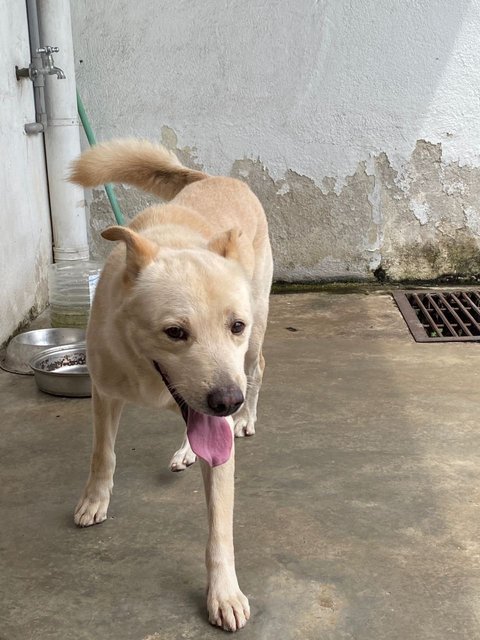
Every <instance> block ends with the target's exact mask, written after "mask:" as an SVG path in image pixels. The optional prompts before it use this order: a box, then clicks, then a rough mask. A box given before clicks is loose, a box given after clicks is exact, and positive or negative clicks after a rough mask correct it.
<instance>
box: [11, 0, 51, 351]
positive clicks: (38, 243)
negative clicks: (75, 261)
mask: <svg viewBox="0 0 480 640" xmlns="http://www.w3.org/2000/svg"><path fill="white" fill-rule="evenodd" d="M0 15H1V16H2V18H1V20H0V95H1V101H0V149H1V152H2V166H1V169H0V193H1V194H2V195H1V206H0V277H1V285H0V344H2V343H3V342H4V341H5V340H6V339H7V338H8V337H9V336H10V335H11V333H12V332H13V331H14V330H15V329H16V328H17V327H18V326H19V325H20V324H21V323H22V322H24V321H25V320H27V319H28V318H29V317H30V316H31V315H32V316H33V315H35V314H36V313H38V312H39V311H41V310H42V309H43V308H44V307H45V305H46V303H47V268H48V265H49V264H50V262H51V260H52V255H51V232H50V214H49V206H48V193H47V180H46V173H45V163H44V151H43V138H42V136H41V135H37V136H31V137H27V136H26V134H25V132H24V129H23V127H24V124H25V123H27V122H32V121H35V108H34V102H33V89H32V83H31V82H30V80H22V81H21V82H17V80H16V76H15V65H18V66H19V67H24V66H27V65H28V63H29V62H30V49H29V43H28V32H27V19H26V13H25V3H24V2H10V1H9V0H0Z"/></svg>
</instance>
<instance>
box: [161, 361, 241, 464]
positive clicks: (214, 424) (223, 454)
mask: <svg viewBox="0 0 480 640" xmlns="http://www.w3.org/2000/svg"><path fill="white" fill-rule="evenodd" d="M153 365H154V367H155V369H156V370H157V371H158V373H159V374H160V376H161V378H162V380H163V382H164V384H165V386H166V387H167V389H168V390H169V391H170V393H171V395H172V398H173V399H174V400H175V402H176V403H177V405H178V407H179V409H180V411H181V413H182V416H183V419H184V420H185V424H186V425H187V436H188V441H189V442H190V446H191V447H192V450H193V451H194V453H196V454H197V456H198V457H199V458H202V459H203V460H205V461H206V462H207V463H208V464H209V465H210V466H211V467H218V466H219V465H221V464H224V463H225V462H227V460H229V459H230V455H231V452H232V445H233V435H232V430H231V429H230V425H229V424H228V422H227V420H226V419H225V418H223V417H219V416H211V415H207V414H205V413H200V412H199V411H196V410H195V409H193V408H192V407H190V406H189V405H188V404H187V402H186V401H185V399H184V398H183V397H182V396H181V395H180V394H179V393H178V391H177V390H176V389H175V387H174V386H173V385H172V383H171V382H170V380H169V378H168V376H167V375H166V374H165V372H164V371H163V370H162V368H161V367H160V365H159V364H158V362H156V361H155V360H154V361H153Z"/></svg>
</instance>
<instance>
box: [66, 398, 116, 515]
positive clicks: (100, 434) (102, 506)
mask: <svg viewBox="0 0 480 640" xmlns="http://www.w3.org/2000/svg"><path fill="white" fill-rule="evenodd" d="M92 405H93V427H94V434H93V452H92V458H91V464H90V476H89V478H88V482H87V484H86V486H85V489H84V490H83V494H82V497H81V498H80V501H79V502H78V504H77V507H76V509H75V516H74V519H75V524H77V525H78V526H80V527H88V526H90V525H91V524H98V523H100V522H103V521H104V520H105V519H106V518H107V509H108V503H109V502H110V494H111V493H112V489H113V473H114V471H115V451H114V447H115V438H116V436H117V431H118V423H119V422H120V416H121V414H122V409H123V405H124V401H123V400H118V399H116V398H110V397H108V396H105V395H102V394H100V393H99V392H98V391H97V389H96V388H95V386H93V389H92Z"/></svg>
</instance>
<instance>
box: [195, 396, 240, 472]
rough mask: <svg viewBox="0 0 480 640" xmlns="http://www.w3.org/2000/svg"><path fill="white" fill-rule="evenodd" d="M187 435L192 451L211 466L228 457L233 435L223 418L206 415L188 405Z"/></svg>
mask: <svg viewBox="0 0 480 640" xmlns="http://www.w3.org/2000/svg"><path fill="white" fill-rule="evenodd" d="M187 435H188V440H189V442H190V446H191V447H192V449H193V451H194V452H195V453H196V454H197V456H199V457H200V458H202V459H203V460H205V462H208V464H209V465H210V466H211V467H218V466H219V465H221V464H224V463H225V462H227V460H228V459H229V458H230V453H231V451H232V444H233V437H232V430H231V429H230V425H229V424H228V422H227V421H226V420H225V418H218V417H216V416H207V415H205V414H204V413H198V411H195V410H194V409H192V408H191V407H188V417H187Z"/></svg>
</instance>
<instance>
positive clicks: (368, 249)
mask: <svg viewBox="0 0 480 640" xmlns="http://www.w3.org/2000/svg"><path fill="white" fill-rule="evenodd" d="M160 138H161V142H162V143H163V144H164V145H165V146H166V147H167V148H169V149H170V150H172V151H174V152H175V153H176V155H177V156H178V157H179V159H180V161H181V162H182V163H184V164H185V165H186V166H189V167H191V168H195V169H199V170H205V169H206V168H205V167H204V166H203V165H202V164H201V162H200V161H199V159H198V156H197V149H196V148H195V147H183V148H179V146H178V138H177V135H176V133H175V131H174V130H173V129H171V128H170V127H168V126H163V127H162V129H161V132H160ZM207 170H208V168H207ZM230 175H231V176H233V177H235V178H238V179H240V180H243V181H244V182H246V183H247V184H249V186H250V187H251V188H252V190H253V191H254V192H255V193H256V194H257V196H258V197H259V199H260V201H261V202H262V204H263V206H264V208H265V211H266V214H267V217H268V219H269V224H270V235H271V239H272V246H273V251H274V259H275V280H277V281H285V282H315V281H317V282H318V281H332V280H336V281H342V280H343V281H365V280H366V281H375V280H376V279H377V280H378V279H379V277H380V276H381V278H382V281H389V282H400V281H418V280H422V281H429V280H432V281H433V280H438V279H441V278H442V277H443V276H445V275H449V276H450V277H455V276H458V277H459V278H465V277H469V276H470V277H472V278H476V277H477V276H478V274H480V251H479V246H480V212H479V209H480V207H479V205H478V202H479V201H480V169H479V168H475V167H470V166H460V165H459V163H446V162H444V161H443V158H442V147H441V144H433V143H431V142H428V141H426V140H418V141H417V143H416V146H415V148H414V150H413V153H412V155H411V157H410V159H409V161H408V163H407V164H406V166H405V167H404V170H403V172H402V174H401V175H400V174H399V173H398V172H397V171H396V170H395V169H394V168H393V167H392V164H391V162H390V160H389V158H388V157H387V155H386V154H385V153H383V152H381V153H378V154H377V155H370V156H369V157H367V158H365V160H364V161H361V162H359V163H358V165H357V168H356V170H355V173H354V174H353V175H351V176H348V177H347V178H346V179H345V180H344V181H343V182H342V185H341V186H339V184H338V183H337V182H336V181H335V179H334V178H332V177H329V176H326V177H324V179H323V180H322V182H321V184H316V183H315V182H314V180H312V179H311V178H310V177H308V176H305V175H301V174H299V173H297V172H295V171H293V170H291V169H289V170H287V171H286V172H285V175H284V176H283V178H281V179H278V180H275V179H274V178H273V177H272V176H271V174H270V173H269V170H268V167H266V166H265V165H264V164H263V163H262V162H261V160H260V159H251V158H243V159H238V160H236V161H235V162H234V163H233V165H232V168H231V171H230ZM115 190H116V193H117V197H118V199H119V202H120V206H121V208H122V211H123V212H124V214H125V216H126V217H127V219H131V218H132V217H133V216H134V215H135V214H136V213H138V212H139V211H141V210H142V209H144V208H145V207H147V206H150V205H151V204H153V203H154V202H157V200H156V199H155V198H154V197H153V196H150V195H149V194H144V193H141V192H139V191H137V190H135V189H133V188H128V187H122V186H116V187H115ZM89 205H90V206H89V209H90V220H89V234H90V237H89V242H90V247H91V251H92V257H93V258H95V259H102V258H104V257H105V256H106V255H107V254H108V252H109V250H110V249H111V244H110V243H108V242H106V241H104V240H103V239H102V238H101V237H100V231H101V230H102V229H104V228H105V227H107V226H109V225H110V224H115V221H114V218H113V214H112V211H111V209H110V205H109V203H108V200H107V198H106V196H105V193H104V191H103V189H95V190H94V191H93V195H92V196H91V199H90V203H89Z"/></svg>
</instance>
